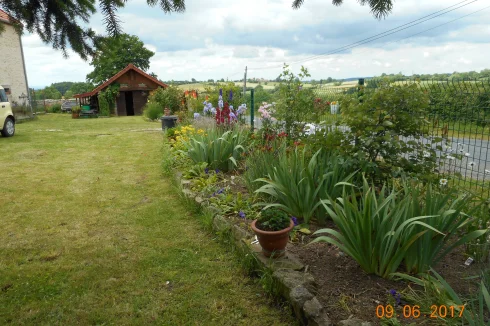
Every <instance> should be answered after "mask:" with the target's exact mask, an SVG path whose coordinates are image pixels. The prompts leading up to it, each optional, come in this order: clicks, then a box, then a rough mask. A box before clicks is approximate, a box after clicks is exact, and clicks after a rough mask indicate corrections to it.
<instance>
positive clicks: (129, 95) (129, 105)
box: [124, 92, 134, 116]
mask: <svg viewBox="0 0 490 326" xmlns="http://www.w3.org/2000/svg"><path fill="white" fill-rule="evenodd" d="M124 96H125V98H126V115H128V116H130V115H134V106H133V92H124Z"/></svg>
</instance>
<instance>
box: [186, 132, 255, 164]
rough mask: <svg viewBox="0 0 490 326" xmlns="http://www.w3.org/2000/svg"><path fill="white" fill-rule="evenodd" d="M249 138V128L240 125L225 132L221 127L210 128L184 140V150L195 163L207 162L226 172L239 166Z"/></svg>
mask: <svg viewBox="0 0 490 326" xmlns="http://www.w3.org/2000/svg"><path fill="white" fill-rule="evenodd" d="M248 138H249V132H248V130H245V129H242V128H240V127H238V126H235V127H234V128H233V129H231V130H228V131H225V132H223V130H222V129H220V128H215V129H210V130H207V131H206V133H205V134H202V135H195V136H193V137H192V138H191V139H190V140H188V141H183V145H184V147H185V148H186V151H182V152H183V153H186V154H187V155H188V156H189V158H190V159H191V160H192V161H194V162H195V163H200V162H206V163H208V166H209V167H211V168H213V169H219V170H221V171H224V172H226V171H230V170H233V169H236V168H237V166H238V161H239V160H241V158H242V153H243V152H245V147H246V145H247V141H248Z"/></svg>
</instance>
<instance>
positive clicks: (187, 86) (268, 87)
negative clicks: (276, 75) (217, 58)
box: [177, 81, 357, 92]
mask: <svg viewBox="0 0 490 326" xmlns="http://www.w3.org/2000/svg"><path fill="white" fill-rule="evenodd" d="M266 83H267V85H266ZM221 84H226V83H221ZM279 84H280V83H279V82H274V81H271V82H263V83H260V84H259V83H247V87H253V88H255V87H257V86H259V85H260V86H262V87H264V89H266V90H272V89H274V87H276V86H277V85H279ZM235 85H237V86H243V82H235ZM356 85H357V81H349V82H344V83H342V85H340V86H334V83H328V84H323V85H315V86H318V87H319V88H339V89H342V88H349V87H354V86H356ZM207 86H212V85H210V84H208V83H194V84H185V85H178V86H177V87H179V88H180V89H183V90H198V91H201V92H202V91H204V90H205V88H206V87H207ZM313 86H314V85H312V84H304V87H313Z"/></svg>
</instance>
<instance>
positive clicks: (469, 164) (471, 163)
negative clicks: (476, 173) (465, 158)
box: [468, 162, 476, 167]
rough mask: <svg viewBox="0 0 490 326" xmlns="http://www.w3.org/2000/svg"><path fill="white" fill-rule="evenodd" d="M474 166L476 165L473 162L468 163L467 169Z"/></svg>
mask: <svg viewBox="0 0 490 326" xmlns="http://www.w3.org/2000/svg"><path fill="white" fill-rule="evenodd" d="M475 165H476V164H475V162H470V163H468V166H469V167H474V166H475Z"/></svg>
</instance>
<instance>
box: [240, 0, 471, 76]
mask: <svg viewBox="0 0 490 326" xmlns="http://www.w3.org/2000/svg"><path fill="white" fill-rule="evenodd" d="M477 1H478V0H473V1H471V2H469V3H468V0H465V1H462V2H459V3H457V4H454V5H452V6H449V7H447V8H444V9H442V10H439V11H436V12H434V13H432V14H429V15H427V16H424V17H421V18H419V19H416V20H414V21H411V22H409V23H406V24H403V25H400V26H398V27H395V28H392V29H390V30H387V31H385V32H382V33H378V34H376V35H373V36H371V37H368V38H365V39H362V40H360V41H357V42H354V43H351V44H349V45H346V46H343V47H340V48H337V49H334V50H331V51H329V52H325V53H322V54H318V55H315V56H311V57H308V58H305V59H301V60H297V61H295V62H291V64H296V63H301V62H306V61H310V60H313V59H316V58H318V57H322V56H328V55H332V54H336V53H339V52H342V51H345V50H348V49H352V48H355V47H358V46H360V45H364V44H367V43H370V42H373V41H375V40H378V39H380V38H383V37H386V36H389V35H392V34H395V33H398V32H401V31H403V30H405V29H408V28H411V27H413V26H416V25H419V24H422V23H424V22H426V21H429V20H432V19H434V18H437V17H439V16H442V15H445V14H447V13H449V12H451V11H454V10H457V9H460V8H462V7H465V6H468V5H470V4H472V3H474V2H477ZM465 2H466V4H463V5H461V6H459V7H457V8H453V7H455V6H458V5H460V4H462V3H465ZM451 8H453V9H451ZM448 9H451V10H448ZM441 12H442V13H441ZM434 15H435V16H434ZM427 17H431V18H427ZM463 17H465V16H463ZM463 17H461V18H463ZM425 18H427V19H425ZM443 25H444V24H443ZM280 67H282V65H281V66H273V67H271V66H269V67H259V68H249V69H250V70H264V69H275V68H280Z"/></svg>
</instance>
